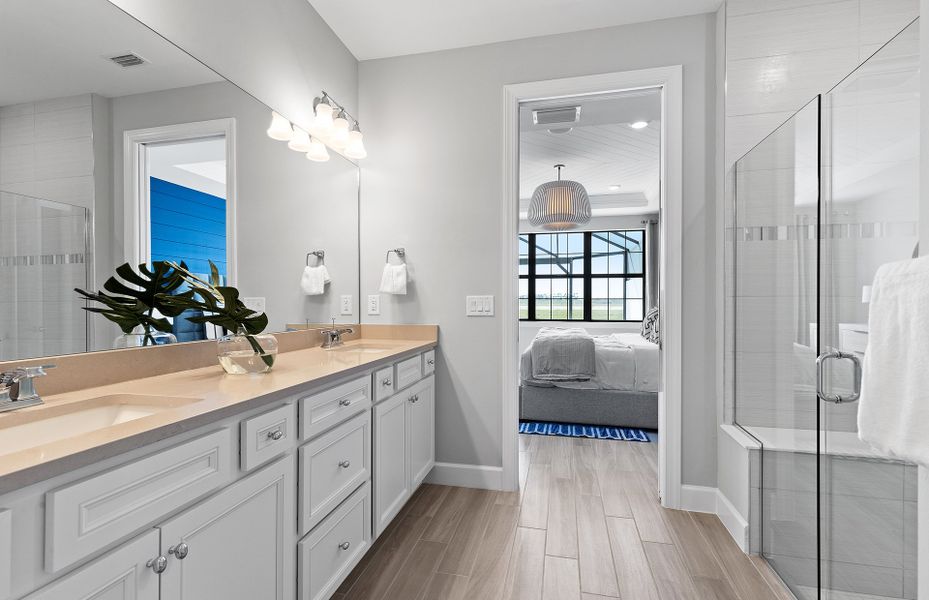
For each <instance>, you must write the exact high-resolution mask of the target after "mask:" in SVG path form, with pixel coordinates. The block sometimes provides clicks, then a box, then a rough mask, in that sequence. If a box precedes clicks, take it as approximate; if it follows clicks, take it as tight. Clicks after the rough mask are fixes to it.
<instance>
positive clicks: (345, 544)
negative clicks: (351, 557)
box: [339, 542, 352, 550]
mask: <svg viewBox="0 0 929 600" xmlns="http://www.w3.org/2000/svg"><path fill="white" fill-rule="evenodd" d="M351 547H352V543H351V542H342V543H341V544H339V548H340V549H342V550H348V549H349V548H351Z"/></svg>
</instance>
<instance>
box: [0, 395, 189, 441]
mask: <svg viewBox="0 0 929 600" xmlns="http://www.w3.org/2000/svg"><path fill="white" fill-rule="evenodd" d="M199 400H200V399H199V398H173V397H163V396H146V395H140V394H113V395H108V396H100V397H97V398H89V399H87V400H80V401H77V402H68V403H62V404H45V405H42V406H40V407H36V408H35V409H22V412H17V411H11V412H7V413H4V414H3V415H0V455H3V454H9V453H11V452H16V451H19V450H25V449H27V448H34V447H36V446H41V445H43V444H48V443H50V442H56V441H58V440H64V439H67V438H71V437H75V436H78V435H82V434H85V433H89V432H91V431H97V430H100V429H105V428H107V427H112V426H114V425H119V424H120V423H126V422H128V421H134V420H136V419H141V418H144V417H149V416H151V415H154V414H157V413H159V412H162V411H165V410H171V409H173V408H177V407H179V406H184V405H186V404H191V403H193V402H197V401H199Z"/></svg>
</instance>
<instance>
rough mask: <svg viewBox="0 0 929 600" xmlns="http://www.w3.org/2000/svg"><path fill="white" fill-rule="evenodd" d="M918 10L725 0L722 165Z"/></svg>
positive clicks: (878, 0)
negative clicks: (723, 146) (724, 142)
mask: <svg viewBox="0 0 929 600" xmlns="http://www.w3.org/2000/svg"><path fill="white" fill-rule="evenodd" d="M917 16H919V0H728V2H727V4H726V153H725V154H726V166H727V168H728V167H729V166H731V165H732V164H733V163H734V162H735V160H736V159H738V158H739V157H740V156H742V155H743V154H745V153H746V152H748V150H749V149H750V148H752V147H753V146H754V145H755V144H757V143H758V142H760V141H761V140H762V138H764V137H765V136H766V135H767V134H768V133H770V132H771V131H773V130H774V129H775V128H776V127H777V126H778V125H780V124H781V123H783V122H784V121H785V120H787V118H788V117H790V115H791V114H793V113H794V112H796V111H797V110H799V109H800V107H801V106H803V105H804V104H806V103H807V102H809V101H810V99H812V98H813V97H814V96H816V94H819V93H822V92H825V91H826V90H828V89H830V88H832V86H834V85H835V84H836V83H838V82H839V80H840V79H841V78H842V77H844V76H845V75H847V74H848V73H850V72H851V71H852V70H854V68H855V67H856V66H858V64H860V63H861V62H863V61H864V60H865V59H866V58H867V57H868V56H870V55H871V54H873V53H874V51H876V50H877V49H878V48H879V47H880V46H881V45H882V44H883V43H885V42H887V40H889V39H890V38H891V37H892V36H893V35H894V34H895V33H897V32H898V31H900V30H901V29H903V28H904V27H905V26H906V25H907V23H909V22H910V21H912V20H913V19H915V18H916V17H917Z"/></svg>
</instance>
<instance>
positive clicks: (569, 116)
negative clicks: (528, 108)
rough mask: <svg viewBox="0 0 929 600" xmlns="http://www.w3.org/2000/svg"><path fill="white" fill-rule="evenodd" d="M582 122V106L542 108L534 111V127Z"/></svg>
mask: <svg viewBox="0 0 929 600" xmlns="http://www.w3.org/2000/svg"><path fill="white" fill-rule="evenodd" d="M580 120H581V107H580V106H561V107H558V108H540V109H538V110H533V111H532V123H533V124H534V125H570V124H573V123H577V122H578V121H580Z"/></svg>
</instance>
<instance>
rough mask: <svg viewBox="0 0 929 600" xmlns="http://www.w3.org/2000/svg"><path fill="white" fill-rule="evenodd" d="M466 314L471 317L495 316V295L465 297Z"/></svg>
mask: <svg viewBox="0 0 929 600" xmlns="http://www.w3.org/2000/svg"><path fill="white" fill-rule="evenodd" d="M465 314H466V315H467V316H469V317H492V316H494V297H493V296H467V297H466V298H465Z"/></svg>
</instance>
